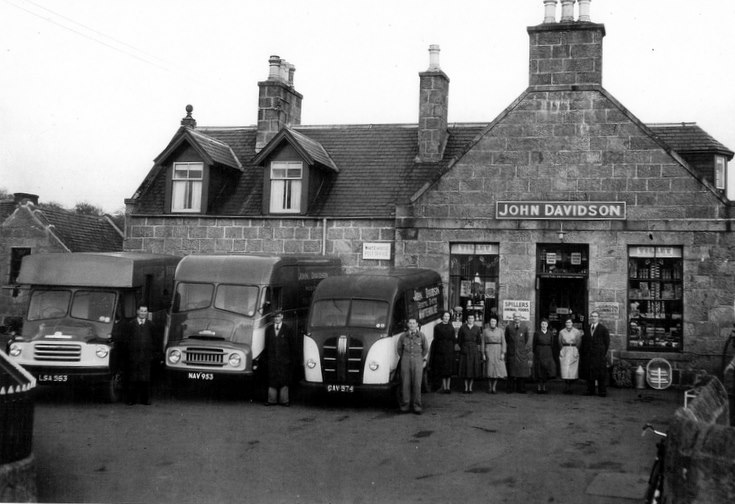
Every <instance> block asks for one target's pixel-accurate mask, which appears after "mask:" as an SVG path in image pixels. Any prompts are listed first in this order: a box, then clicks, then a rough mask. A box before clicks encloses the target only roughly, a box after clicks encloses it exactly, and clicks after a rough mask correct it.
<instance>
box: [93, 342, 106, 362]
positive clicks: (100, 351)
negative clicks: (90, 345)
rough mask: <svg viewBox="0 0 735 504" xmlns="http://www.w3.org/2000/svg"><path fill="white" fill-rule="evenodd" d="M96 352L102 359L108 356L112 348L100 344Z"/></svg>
mask: <svg viewBox="0 0 735 504" xmlns="http://www.w3.org/2000/svg"><path fill="white" fill-rule="evenodd" d="M94 353H95V354H97V357H99V358H100V359H104V358H105V357H107V354H108V353H110V350H109V349H108V348H107V347H106V346H102V345H100V346H98V347H97V348H95V350H94Z"/></svg>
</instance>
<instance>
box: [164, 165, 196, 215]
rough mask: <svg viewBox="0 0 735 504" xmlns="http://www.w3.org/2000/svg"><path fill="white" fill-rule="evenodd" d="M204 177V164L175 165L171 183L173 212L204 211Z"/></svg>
mask: <svg viewBox="0 0 735 504" xmlns="http://www.w3.org/2000/svg"><path fill="white" fill-rule="evenodd" d="M203 177H204V167H203V165H202V163H174V173H173V178H172V182H171V211H172V212H201V211H202V210H201V209H202V181H203Z"/></svg>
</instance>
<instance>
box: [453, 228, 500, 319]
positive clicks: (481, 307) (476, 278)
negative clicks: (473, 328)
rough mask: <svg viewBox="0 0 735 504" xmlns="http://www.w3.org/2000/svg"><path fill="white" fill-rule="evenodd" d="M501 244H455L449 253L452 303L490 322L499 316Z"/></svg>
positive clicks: (463, 315) (466, 312) (464, 312)
mask: <svg viewBox="0 0 735 504" xmlns="http://www.w3.org/2000/svg"><path fill="white" fill-rule="evenodd" d="M498 251H499V247H498V245H496V244H484V243H453V244H451V246H450V255H449V306H450V308H454V307H455V306H461V307H462V317H463V318H466V317H467V314H468V313H472V314H474V315H475V319H476V320H481V321H483V322H486V321H487V320H488V319H489V318H490V315H498V268H499V255H498Z"/></svg>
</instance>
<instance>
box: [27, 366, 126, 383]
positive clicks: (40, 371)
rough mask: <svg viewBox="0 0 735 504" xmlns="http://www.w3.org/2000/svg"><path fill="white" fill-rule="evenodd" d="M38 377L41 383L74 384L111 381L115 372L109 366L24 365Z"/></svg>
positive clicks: (38, 381)
mask: <svg viewBox="0 0 735 504" xmlns="http://www.w3.org/2000/svg"><path fill="white" fill-rule="evenodd" d="M23 367H24V368H25V370H26V371H28V372H29V373H31V374H32V375H33V376H34V377H35V378H36V383H38V384H39V385H62V386H63V385H74V384H80V383H86V384H94V383H105V382H108V381H110V379H111V378H112V376H113V372H112V371H111V370H110V368H109V367H88V368H81V367H74V368H63V367H50V366H23Z"/></svg>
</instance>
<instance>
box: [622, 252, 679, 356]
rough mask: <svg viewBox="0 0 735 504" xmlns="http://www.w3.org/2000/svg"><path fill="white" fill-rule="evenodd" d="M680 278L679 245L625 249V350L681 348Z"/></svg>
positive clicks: (674, 350) (659, 350)
mask: <svg viewBox="0 0 735 504" xmlns="http://www.w3.org/2000/svg"><path fill="white" fill-rule="evenodd" d="M682 279H683V263H682V248H681V247H649V246H640V247H631V248H630V249H629V251H628V349H629V350H644V351H657V352H661V351H668V352H681V351H682V343H683V336H684V335H683V331H682V327H683V323H684V321H683V313H684V306H683V290H682V289H683V282H682Z"/></svg>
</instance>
